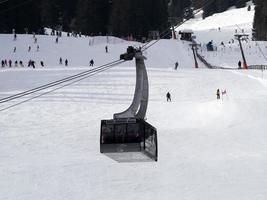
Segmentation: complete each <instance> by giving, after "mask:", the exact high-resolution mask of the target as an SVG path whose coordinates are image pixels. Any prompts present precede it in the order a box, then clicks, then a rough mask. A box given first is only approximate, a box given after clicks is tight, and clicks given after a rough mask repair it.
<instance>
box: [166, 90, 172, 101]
mask: <svg viewBox="0 0 267 200" xmlns="http://www.w3.org/2000/svg"><path fill="white" fill-rule="evenodd" d="M166 97H167V102H168V101H172V100H171V94H170V93H169V92H167V94H166Z"/></svg>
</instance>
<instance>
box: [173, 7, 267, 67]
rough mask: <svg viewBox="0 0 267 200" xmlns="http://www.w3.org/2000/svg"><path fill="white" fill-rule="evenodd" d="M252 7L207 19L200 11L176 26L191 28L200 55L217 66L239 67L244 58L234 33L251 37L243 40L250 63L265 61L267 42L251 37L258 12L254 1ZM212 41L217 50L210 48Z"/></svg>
mask: <svg viewBox="0 0 267 200" xmlns="http://www.w3.org/2000/svg"><path fill="white" fill-rule="evenodd" d="M248 4H250V5H251V2H250V3H248ZM251 7H252V10H251V11H247V7H245V8H239V9H234V8H231V9H229V10H228V11H226V12H223V13H218V14H214V15H213V16H210V17H207V18H205V19H204V20H203V19H202V13H200V14H198V15H197V16H196V18H195V19H192V20H189V21H188V22H186V23H185V24H183V25H182V26H180V27H179V28H178V29H177V30H184V29H192V30H193V31H194V35H195V36H196V41H197V42H198V43H200V44H201V48H200V53H201V55H203V56H204V57H205V59H206V60H207V61H208V62H210V63H211V64H213V65H215V66H218V65H220V66H221V67H230V68H237V63H238V61H239V60H242V56H241V53H240V48H239V44H238V41H237V40H236V39H235V36H234V35H235V34H248V35H249V37H248V39H247V40H246V41H243V42H242V45H243V48H244V52H245V56H246V59H247V63H248V65H261V64H265V65H266V64H267V57H266V55H267V43H266V42H256V41H252V40H251V38H252V28H253V20H254V13H255V11H254V5H251ZM209 41H212V42H213V45H214V47H215V49H216V51H214V52H210V51H207V49H206V44H207V43H208V42H209Z"/></svg>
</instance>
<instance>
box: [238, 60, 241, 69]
mask: <svg viewBox="0 0 267 200" xmlns="http://www.w3.org/2000/svg"><path fill="white" fill-rule="evenodd" d="M238 69H241V61H240V60H239V61H238Z"/></svg>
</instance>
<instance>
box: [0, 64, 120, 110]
mask: <svg viewBox="0 0 267 200" xmlns="http://www.w3.org/2000/svg"><path fill="white" fill-rule="evenodd" d="M123 62H125V61H120V62H119V63H114V64H111V65H109V66H106V67H103V68H101V69H99V70H98V71H95V72H93V73H90V74H87V75H84V76H82V77H81V78H80V79H77V78H74V81H72V82H70V83H67V84H65V85H62V86H60V87H57V88H55V89H52V90H50V91H47V92H44V93H41V94H39V95H37V96H34V97H31V98H29V99H26V100H24V101H21V102H18V103H15V104H13V105H10V106H7V107H5V108H2V109H0V112H2V111H5V110H9V109H11V108H13V107H16V106H18V105H20V104H23V103H26V102H28V101H31V100H33V99H37V98H39V97H41V96H43V95H47V94H50V93H52V92H54V91H56V90H59V89H62V88H64V87H67V86H69V85H72V84H74V83H77V82H80V81H82V80H84V79H87V78H89V77H91V76H94V75H96V74H99V73H100V72H103V71H106V70H108V69H110V68H112V67H114V66H117V65H119V64H121V63H123ZM75 79H77V80H75Z"/></svg>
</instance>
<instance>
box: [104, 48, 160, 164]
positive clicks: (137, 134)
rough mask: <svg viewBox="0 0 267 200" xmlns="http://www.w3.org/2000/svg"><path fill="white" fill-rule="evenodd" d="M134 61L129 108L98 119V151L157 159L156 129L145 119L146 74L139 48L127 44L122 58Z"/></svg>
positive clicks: (121, 157) (126, 159) (135, 158)
mask: <svg viewBox="0 0 267 200" xmlns="http://www.w3.org/2000/svg"><path fill="white" fill-rule="evenodd" d="M133 58H135V63H136V85H135V93H134V98H133V101H132V103H131V105H130V107H129V108H128V109H126V110H125V111H123V112H120V113H116V114H114V115H113V119H110V120H101V131H100V152H101V153H103V154H105V155H106V156H108V157H110V158H111V159H113V160H115V161H118V162H144V161H157V160H158V145H157V129H156V128H154V127H153V126H152V125H150V124H149V123H148V122H146V121H145V116H146V111H147V104H148V77H147V71H146V67H145V63H144V59H145V57H144V56H143V55H142V51H141V49H135V48H134V47H132V46H130V47H128V48H127V53H125V54H122V55H121V56H120V59H121V60H125V61H128V60H132V59H133Z"/></svg>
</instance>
